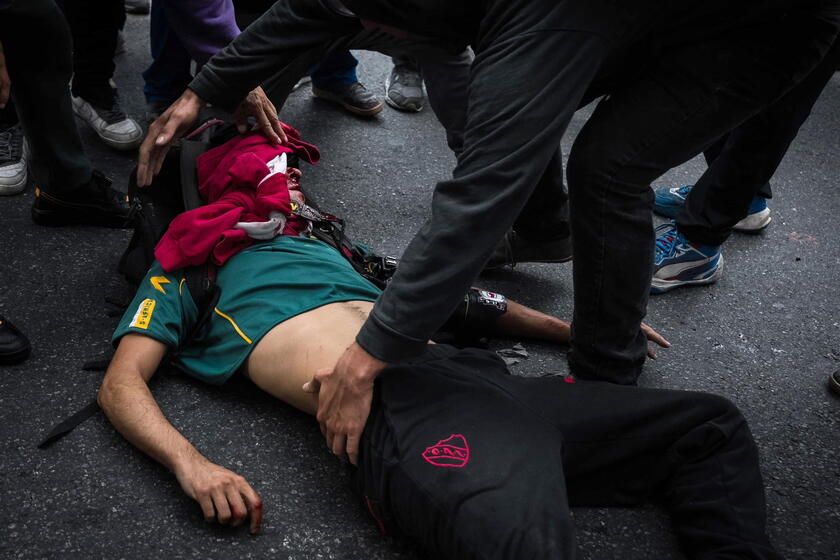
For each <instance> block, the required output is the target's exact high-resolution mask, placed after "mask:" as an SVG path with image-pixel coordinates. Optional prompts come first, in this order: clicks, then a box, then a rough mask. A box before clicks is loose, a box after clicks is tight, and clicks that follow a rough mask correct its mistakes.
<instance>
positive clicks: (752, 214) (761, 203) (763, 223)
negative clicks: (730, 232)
mask: <svg viewBox="0 0 840 560" xmlns="http://www.w3.org/2000/svg"><path fill="white" fill-rule="evenodd" d="M771 220H772V218H771V217H770V209H769V208H768V207H767V199H766V198H764V197H763V196H756V197H754V198H753V201H752V203H751V204H750V209H749V210H747V217H746V218H744V219H743V220H741V221H740V222H738V223H737V224H735V225H734V226H732V229H734V230H736V231H743V232H746V233H755V232H757V231H761V230H763V229H764V228H766V227H767V225H768V224H769V223H770V221H771Z"/></svg>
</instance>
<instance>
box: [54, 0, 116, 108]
mask: <svg viewBox="0 0 840 560" xmlns="http://www.w3.org/2000/svg"><path fill="white" fill-rule="evenodd" d="M58 3H59V5H60V6H61V9H62V10H63V11H64V16H65V17H66V18H67V23H68V24H69V26H70V33H71V34H72V36H73V87H72V92H73V95H75V96H76V97H83V98H84V99H85V101H88V102H89V103H92V104H94V105H96V106H97V107H106V108H107V107H110V106H111V104H112V103H113V101H114V91H113V89H112V88H111V84H110V80H111V78H112V77H113V76H114V70H115V68H116V65H115V64H114V51H116V50H117V36H118V35H119V32H120V29H122V27H123V25H124V24H125V2H124V0H95V1H91V0H58Z"/></svg>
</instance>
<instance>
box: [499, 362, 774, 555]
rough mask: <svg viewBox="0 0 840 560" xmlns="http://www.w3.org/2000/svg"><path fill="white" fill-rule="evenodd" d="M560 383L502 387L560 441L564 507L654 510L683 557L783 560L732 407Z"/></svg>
mask: <svg viewBox="0 0 840 560" xmlns="http://www.w3.org/2000/svg"><path fill="white" fill-rule="evenodd" d="M563 381H564V380H562V379H558V378H517V377H513V376H512V377H510V378H509V379H508V380H505V381H504V383H505V385H506V386H508V387H510V388H511V389H510V390H511V392H512V393H513V394H514V395H515V396H516V397H517V398H519V399H520V401H521V402H524V403H526V405H527V406H530V407H531V408H533V409H534V411H535V412H536V413H537V414H538V415H539V416H541V417H544V418H547V419H549V421H551V422H552V423H553V424H554V426H555V427H556V428H557V429H558V431H560V432H561V433H562V434H563V466H564V471H565V476H566V485H567V492H568V496H569V503H570V505H572V506H590V507H592V506H596V507H597V506H601V507H603V506H632V505H638V504H640V503H642V502H646V501H657V502H661V503H663V505H664V506H665V507H666V508H667V510H668V511H669V512H670V514H671V516H672V521H673V524H674V529H675V532H676V533H677V536H678V537H679V539H680V544H681V546H682V549H683V550H684V552H685V553H686V555H687V556H688V557H689V558H698V559H700V558H703V559H706V558H756V559H768V560H770V559H772V560H780V559H781V556H780V555H779V554H778V553H777V552H776V551H775V550H774V549H773V546H772V544H771V543H770V541H769V539H768V537H767V531H766V524H767V520H766V505H765V499H764V486H763V482H762V478H761V471H760V469H759V464H758V453H757V449H756V446H755V442H754V441H753V439H752V435H751V434H750V430H749V427H748V426H747V423H746V421H745V420H744V418H743V416H742V415H741V413H740V412H739V411H738V409H737V408H736V407H735V405H733V404H732V403H731V402H729V401H727V400H726V399H724V398H722V397H718V396H716V395H710V394H707V393H695V392H687V391H667V390H656V389H639V388H635V387H625V386H620V385H615V384H612V383H602V382H592V381H577V382H568V381H571V380H568V379H567V380H565V381H567V382H563ZM616 473H620V474H619V475H617V474H616Z"/></svg>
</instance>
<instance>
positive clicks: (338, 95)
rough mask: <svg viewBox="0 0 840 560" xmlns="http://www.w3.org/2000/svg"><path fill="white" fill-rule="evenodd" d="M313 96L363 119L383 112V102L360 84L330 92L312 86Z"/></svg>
mask: <svg viewBox="0 0 840 560" xmlns="http://www.w3.org/2000/svg"><path fill="white" fill-rule="evenodd" d="M312 95H314V96H315V97H317V98H319V99H324V100H326V101H331V102H333V103H337V104H338V105H341V106H342V107H344V108H345V109H346V110H348V111H350V112H351V113H353V114H355V115H359V116H362V117H372V116H373V115H376V114H377V113H380V112H381V111H382V108H383V107H384V105H383V104H382V101H381V100H380V99H378V98H377V97H376V96H375V95H373V94H372V93H371V92H369V91H368V90H367V89H366V88H365V86H363V85H362V84H360V83H359V82H354V83H352V84H350V85H349V86H347V87H344V88H342V89H340V90H335V91H330V90H326V89H320V88H317V87H315V86H314V85H313V86H312Z"/></svg>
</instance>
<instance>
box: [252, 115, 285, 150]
mask: <svg viewBox="0 0 840 560" xmlns="http://www.w3.org/2000/svg"><path fill="white" fill-rule="evenodd" d="M255 116H256V117H257V128H259V129H260V132H262V133H263V135H264V136H265V137H266V138H268V139H269V140H271V141H272V142H274V143H275V144H280V143H281V140H280V137H279V136H277V134H276V133H275V132H274V127H273V126H272V125H271V120H270V119H269V118H268V115H266V114H265V111H264V110H258V111H257V114H256V115H255Z"/></svg>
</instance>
